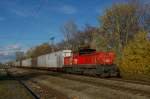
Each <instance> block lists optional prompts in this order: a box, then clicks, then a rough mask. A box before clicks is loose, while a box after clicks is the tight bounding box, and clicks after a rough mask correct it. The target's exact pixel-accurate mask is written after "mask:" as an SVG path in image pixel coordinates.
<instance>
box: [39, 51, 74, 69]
mask: <svg viewBox="0 0 150 99" xmlns="http://www.w3.org/2000/svg"><path fill="white" fill-rule="evenodd" d="M69 56H71V50H62V51H57V52H53V53H50V54H46V55H42V56H39V57H38V58H37V67H40V68H48V69H49V70H53V71H62V70H63V66H64V57H69Z"/></svg>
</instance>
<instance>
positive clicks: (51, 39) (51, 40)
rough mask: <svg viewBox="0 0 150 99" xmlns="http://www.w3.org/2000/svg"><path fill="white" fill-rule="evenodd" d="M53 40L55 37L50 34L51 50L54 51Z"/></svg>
mask: <svg viewBox="0 0 150 99" xmlns="http://www.w3.org/2000/svg"><path fill="white" fill-rule="evenodd" d="M54 40H55V37H54V36H51V37H50V45H51V46H52V52H53V51H54Z"/></svg>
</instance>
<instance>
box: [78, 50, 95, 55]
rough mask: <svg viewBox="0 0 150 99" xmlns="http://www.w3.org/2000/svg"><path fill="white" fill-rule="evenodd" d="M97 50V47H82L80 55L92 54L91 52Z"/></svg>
mask: <svg viewBox="0 0 150 99" xmlns="http://www.w3.org/2000/svg"><path fill="white" fill-rule="evenodd" d="M94 52H96V50H95V49H80V50H79V54H80V55H83V54H91V53H94Z"/></svg>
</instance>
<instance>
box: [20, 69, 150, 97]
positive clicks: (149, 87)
mask: <svg viewBox="0 0 150 99" xmlns="http://www.w3.org/2000/svg"><path fill="white" fill-rule="evenodd" d="M19 71H20V70H19ZM25 71H28V72H26V73H30V72H32V73H33V72H34V73H37V74H40V73H41V75H46V77H48V78H49V77H50V76H54V77H58V78H62V79H66V80H72V81H77V82H81V83H85V84H90V85H93V86H96V87H106V88H109V89H113V90H119V91H121V92H126V93H131V94H134V95H136V94H138V95H140V96H146V97H148V98H150V84H149V83H148V82H143V81H133V80H125V79H119V78H107V79H106V78H97V77H89V76H84V75H74V74H64V73H58V72H50V71H43V70H35V69H34V70H33V69H30V70H29V69H26V70H25ZM19 73H20V74H21V72H19ZM41 80H42V79H41ZM38 81H40V79H39V80H38ZM36 99H39V98H36Z"/></svg>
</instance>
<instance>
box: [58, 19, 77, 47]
mask: <svg viewBox="0 0 150 99" xmlns="http://www.w3.org/2000/svg"><path fill="white" fill-rule="evenodd" d="M61 31H62V33H63V35H64V37H65V43H66V44H65V46H66V47H67V48H73V45H74V42H73V38H74V35H75V34H76V33H77V31H78V29H77V25H76V24H75V22H74V21H72V20H69V21H67V22H66V23H65V24H64V25H63V26H62V28H61Z"/></svg>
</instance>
